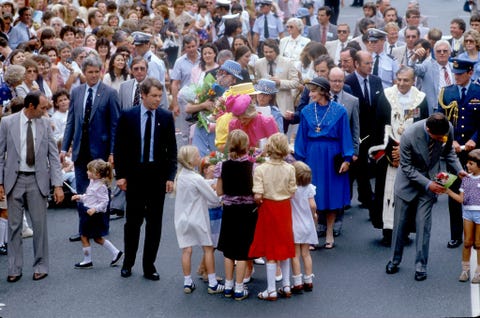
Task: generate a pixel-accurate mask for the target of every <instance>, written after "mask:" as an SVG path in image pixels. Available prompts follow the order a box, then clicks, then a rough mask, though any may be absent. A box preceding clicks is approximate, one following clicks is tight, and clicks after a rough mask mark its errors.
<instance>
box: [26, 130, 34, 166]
mask: <svg viewBox="0 0 480 318" xmlns="http://www.w3.org/2000/svg"><path fill="white" fill-rule="evenodd" d="M27 124H28V126H27V157H26V162H27V165H28V166H30V167H31V166H33V165H35V149H34V146H33V132H32V121H31V120H28V121H27Z"/></svg>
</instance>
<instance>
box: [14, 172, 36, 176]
mask: <svg viewBox="0 0 480 318" xmlns="http://www.w3.org/2000/svg"><path fill="white" fill-rule="evenodd" d="M18 174H19V175H24V176H33V175H34V174H35V171H19V172H18Z"/></svg>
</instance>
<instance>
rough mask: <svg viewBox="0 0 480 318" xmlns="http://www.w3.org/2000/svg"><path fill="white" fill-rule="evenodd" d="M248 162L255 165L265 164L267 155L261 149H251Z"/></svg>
mask: <svg viewBox="0 0 480 318" xmlns="http://www.w3.org/2000/svg"><path fill="white" fill-rule="evenodd" d="M248 161H250V162H253V163H263V162H265V153H264V152H263V150H262V149H260V148H255V147H251V148H250V149H248Z"/></svg>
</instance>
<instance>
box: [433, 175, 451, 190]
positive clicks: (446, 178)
mask: <svg viewBox="0 0 480 318" xmlns="http://www.w3.org/2000/svg"><path fill="white" fill-rule="evenodd" d="M455 180H457V176H456V175H454V174H451V173H448V172H439V173H438V174H437V175H436V176H435V178H434V179H433V181H435V182H436V183H438V184H440V185H441V186H443V187H444V188H445V189H448V188H449V187H450V186H451V185H452V184H453V183H454V182H455Z"/></svg>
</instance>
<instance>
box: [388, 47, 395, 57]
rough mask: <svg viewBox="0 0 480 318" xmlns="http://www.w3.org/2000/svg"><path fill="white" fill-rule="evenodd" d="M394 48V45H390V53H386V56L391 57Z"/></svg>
mask: <svg viewBox="0 0 480 318" xmlns="http://www.w3.org/2000/svg"><path fill="white" fill-rule="evenodd" d="M394 47H395V45H390V53H388V54H390V55H392V51H393V48H394Z"/></svg>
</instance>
